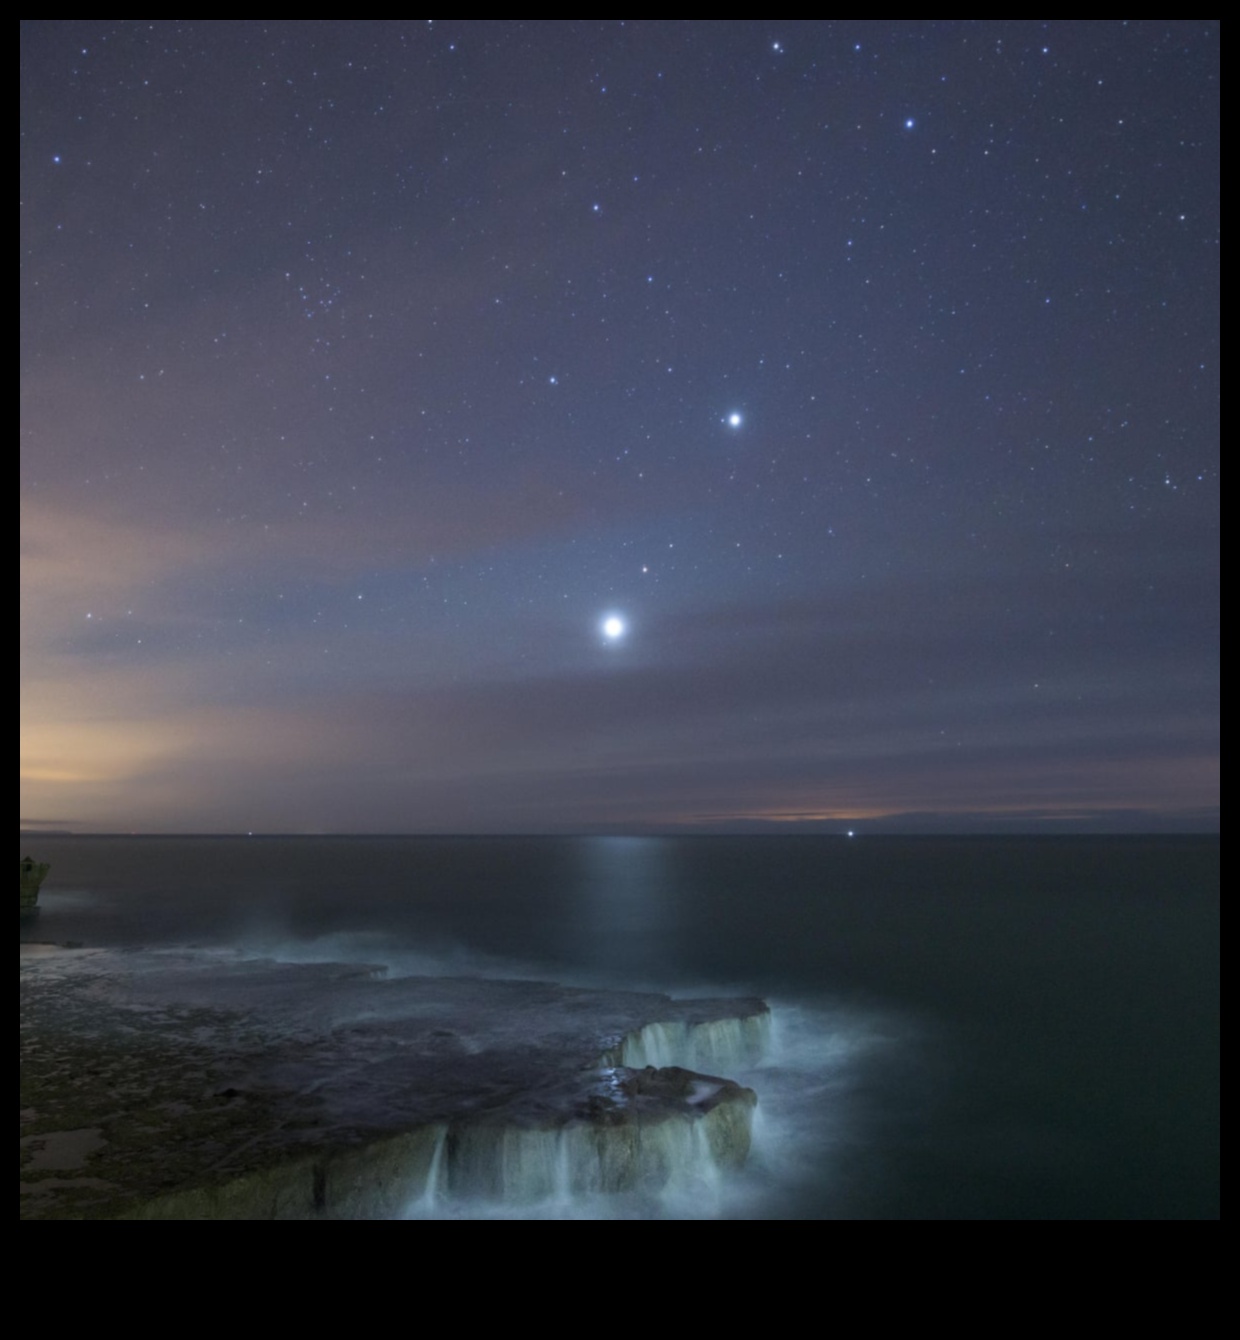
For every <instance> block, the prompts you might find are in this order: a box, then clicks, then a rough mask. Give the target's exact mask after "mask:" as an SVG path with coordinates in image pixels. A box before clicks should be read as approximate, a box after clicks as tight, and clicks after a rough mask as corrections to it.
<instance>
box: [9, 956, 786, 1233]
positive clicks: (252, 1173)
mask: <svg viewBox="0 0 1240 1340" xmlns="http://www.w3.org/2000/svg"><path fill="white" fill-rule="evenodd" d="M22 1006H23V1077H22V1078H23V1097H22V1106H23V1164H24V1167H23V1187H22V1191H23V1199H22V1206H23V1210H22V1212H23V1215H24V1216H25V1217H31V1218H115V1217H125V1218H175V1219H185V1218H274V1219H285V1218H292V1219H301V1218H371V1217H398V1216H399V1215H401V1214H402V1213H404V1212H406V1211H407V1210H408V1209H409V1207H410V1206H411V1205H415V1204H422V1205H425V1204H427V1203H431V1202H435V1201H437V1200H447V1201H451V1200H452V1199H454V1198H457V1199H459V1198H466V1197H478V1198H482V1199H483V1200H487V1201H495V1202H501V1203H505V1204H509V1205H511V1204H513V1203H514V1202H515V1203H518V1204H519V1203H531V1202H538V1201H542V1200H546V1199H547V1198H555V1197H559V1196H576V1195H581V1194H594V1193H608V1192H618V1191H637V1192H641V1191H645V1190H657V1189H658V1188H660V1187H663V1186H665V1185H667V1184H668V1183H669V1182H672V1181H674V1180H675V1179H676V1178H677V1177H680V1176H682V1175H683V1174H684V1173H685V1171H686V1169H697V1170H698V1171H699V1172H701V1173H702V1174H703V1175H706V1174H709V1175H711V1176H714V1175H715V1174H716V1173H720V1172H723V1171H726V1170H728V1169H732V1168H736V1167H738V1166H740V1165H741V1164H743V1163H744V1161H745V1158H746V1156H747V1153H748V1149H749V1140H750V1130H751V1123H752V1114H753V1109H754V1104H755V1103H756V1101H757V1100H756V1096H755V1095H754V1093H753V1091H752V1090H751V1089H747V1088H744V1087H742V1086H741V1085H739V1084H737V1083H735V1082H733V1081H732V1080H729V1079H726V1078H723V1077H722V1076H720V1075H719V1074H717V1073H715V1068H712V1072H711V1073H703V1072H699V1071H698V1070H696V1069H689V1068H684V1067H681V1066H679V1065H676V1064H674V1063H672V1062H673V1061H674V1059H675V1058H673V1057H661V1058H660V1059H663V1060H667V1061H668V1062H669V1063H668V1064H660V1065H653V1064H651V1065H645V1064H641V1065H638V1064H630V1063H629V1062H633V1061H636V1060H638V1059H640V1055H639V1053H640V1049H641V1048H642V1047H645V1048H646V1050H647V1051H649V1050H650V1049H651V1047H653V1046H654V1043H653V1042H652V1041H651V1039H652V1038H653V1039H656V1040H657V1042H658V1045H659V1046H660V1047H665V1046H671V1045H673V1043H674V1041H675V1039H676V1038H677V1037H679V1038H681V1040H682V1041H683V1042H684V1043H685V1044H686V1058H687V1057H689V1056H694V1057H698V1056H705V1055H713V1056H717V1057H719V1059H720V1060H726V1059H727V1058H726V1057H725V1056H724V1055H723V1053H722V1050H721V1049H723V1048H725V1046H726V1039H727V1038H728V1037H732V1038H733V1039H736V1040H740V1041H741V1042H742V1043H743V1044H744V1046H745V1047H748V1048H751V1047H752V1045H753V1044H754V1039H755V1038H756V1037H758V1036H759V1035H760V1034H761V1033H762V1032H763V1030H764V1028H765V1021H766V1018H767V1015H768V1011H767V1007H766V1006H765V1005H764V1004H763V1003H762V1002H761V1001H758V1000H752V999H751V1000H739V1001H738V1000H713V1001H674V1000H671V999H670V998H668V997H666V996H662V995H658V994H656V993H631V992H616V991H585V990H579V989H576V988H570V987H561V986H557V985H555V984H552V983H545V982H512V981H492V980H484V979H466V978H398V979H395V980H385V979H384V978H383V976H382V972H381V970H375V969H372V968H367V967H359V966H357V965H346V964H281V963H271V962H255V961H254V960H250V959H245V958H242V957H241V956H239V955H221V954H208V953H206V952H205V951H203V952H188V951H187V952H184V953H176V954H174V953H158V954H155V953H152V954H126V955H119V954H115V953H111V952H92V951H88V950H87V951H78V952H74V951H56V950H54V949H51V948H44V949H43V950H42V951H39V950H38V949H35V950H34V951H33V952H31V953H30V954H28V955H27V957H26V959H25V960H24V961H23V972H22ZM652 1030H653V1031H652ZM643 1039H646V1041H645V1042H643V1041H642V1040H643ZM693 1039H696V1042H695V1043H694V1044H693V1046H690V1045H689V1043H690V1042H691V1041H692V1040H693ZM669 1040H670V1041H669ZM695 1048H696V1050H695ZM641 1054H644V1053H641ZM735 1059H737V1060H741V1059H744V1058H741V1057H737V1058H735ZM717 1068H718V1069H723V1068H725V1067H723V1066H719V1067H717Z"/></svg>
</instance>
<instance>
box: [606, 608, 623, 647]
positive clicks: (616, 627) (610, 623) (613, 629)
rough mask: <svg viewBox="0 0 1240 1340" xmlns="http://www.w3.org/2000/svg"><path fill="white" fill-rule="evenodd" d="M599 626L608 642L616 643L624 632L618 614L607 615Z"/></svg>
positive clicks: (621, 620)
mask: <svg viewBox="0 0 1240 1340" xmlns="http://www.w3.org/2000/svg"><path fill="white" fill-rule="evenodd" d="M601 626H602V629H603V636H604V637H605V638H606V639H607V641H608V642H618V641H619V640H620V639H621V638H622V637H623V636H624V634H625V631H626V628H625V623H624V620H623V619H622V618H621V617H620V616H619V615H618V614H609V615H607V617H606V618H605V619H604V620H603V622H602V625H601Z"/></svg>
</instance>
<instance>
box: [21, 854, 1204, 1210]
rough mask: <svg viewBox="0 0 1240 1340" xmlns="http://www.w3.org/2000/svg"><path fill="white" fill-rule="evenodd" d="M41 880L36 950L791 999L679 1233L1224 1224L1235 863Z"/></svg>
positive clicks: (334, 865)
mask: <svg viewBox="0 0 1240 1340" xmlns="http://www.w3.org/2000/svg"><path fill="white" fill-rule="evenodd" d="M22 850H23V853H24V852H26V851H29V853H30V854H31V855H32V856H34V857H35V858H36V859H39V860H47V861H51V862H52V874H51V876H50V877H49V880H48V883H47V885H46V886H45V888H44V890H43V893H42V895H41V898H40V903H41V906H42V908H43V911H42V914H41V917H40V919H39V921H38V923H37V924H36V926H35V927H34V928H33V930H31V931H30V932H28V934H30V935H31V936H32V937H33V938H38V939H49V940H80V941H84V942H86V943H88V944H106V945H126V944H132V945H139V944H141V945H156V944H162V943H168V944H174V943H176V944H184V943H193V944H203V945H233V946H239V947H244V948H250V949H253V950H254V951H255V952H264V953H275V954H278V955H281V956H284V957H289V958H351V959H360V960H365V961H380V960H382V961H386V962H388V963H389V964H390V965H391V966H392V968H393V970H394V971H398V972H401V971H413V972H440V973H442V972H448V973H453V974H456V973H480V974H484V975H490V976H525V977H529V976H535V977H547V978H551V979H554V980H559V981H563V982H568V983H572V984H596V983H597V984H606V985H612V986H614V985H621V986H623V985H629V986H633V987H653V988H657V989H660V990H665V991H669V992H671V993H673V994H677V995H685V994H698V993H711V994H717V993H721V992H736V993H756V994H760V995H762V996H764V997H766V998H767V999H768V1000H769V1001H770V1002H771V1003H772V1005H773V1006H774V1007H775V1009H776V1020H777V1025H778V1045H777V1048H776V1052H775V1055H774V1056H773V1057H772V1058H771V1060H770V1062H769V1063H768V1064H767V1065H766V1066H764V1067H763V1068H762V1069H761V1070H760V1071H758V1072H755V1073H752V1074H749V1075H745V1076H738V1078H744V1079H745V1080H746V1081H747V1082H749V1083H752V1084H753V1085H754V1087H755V1088H756V1089H757V1090H758V1092H759V1096H760V1099H761V1107H760V1113H761V1123H760V1128H759V1132H758V1134H759V1139H758V1144H757V1148H756V1152H755V1156H754V1159H753V1161H752V1166H751V1168H750V1169H749V1171H748V1172H747V1174H746V1175H745V1177H743V1178H742V1179H741V1180H740V1181H739V1182H737V1183H736V1184H735V1185H734V1186H732V1187H730V1188H729V1189H728V1190H727V1192H726V1193H724V1194H723V1195H722V1196H721V1198H720V1199H718V1200H717V1201H715V1202H712V1203H711V1204H709V1205H707V1206H704V1207H702V1206H699V1207H697V1208H696V1209H695V1208H694V1207H691V1206H690V1207H685V1206H679V1207H677V1206H671V1207H664V1210H663V1211H662V1212H666V1213H668V1214H679V1213H698V1214H710V1215H717V1216H720V1217H735V1218H897V1219H916V1218H1003V1219H1012V1218H1015V1219H1030V1218H1204V1217H1214V1216H1216V1215H1217V1214H1218V1096H1219V1095H1218V1079H1219V1069H1218V1054H1219V1053H1218V1048H1219V966H1218V931H1219V906H1218V870H1219V840H1218V839H1217V838H1213V837H1202V838H1193V837H1187V838H1186V837H1158V838H1133V837H1123V838H1069V839H1063V838H1018V837H1008V838H993V839H992V838H962V839H951V838H892V837H880V838H858V839H855V840H852V841H850V840H848V839H843V838H828V837H775V838H754V837H738V838H481V839H480V838H461V839H454V838H288V839H286V838H250V839H245V838H213V839H203V838H166V839H165V838H138V839H134V838H38V839H30V840H28V841H24V842H23V848H22ZM566 1212H567V1211H566ZM578 1212H580V1213H583V1214H586V1213H589V1214H593V1213H596V1212H598V1209H597V1207H578Z"/></svg>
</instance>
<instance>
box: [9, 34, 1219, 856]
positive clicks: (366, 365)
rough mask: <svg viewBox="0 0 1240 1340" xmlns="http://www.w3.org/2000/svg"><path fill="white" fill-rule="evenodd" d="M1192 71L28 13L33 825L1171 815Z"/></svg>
mask: <svg viewBox="0 0 1240 1340" xmlns="http://www.w3.org/2000/svg"><path fill="white" fill-rule="evenodd" d="M1218 47H1219V29H1218V26H1217V24H1214V23H1211V22H1208V21H1200V22H1174V21H1173V22H1168V21H1160V22H1150V23H1122V22H1116V23H1109V22H1092V21H1091V22H1079V23H1074V22H1062V23H1051V24H1042V23H1033V22H1030V23H1025V22H1019V23H1004V22H997V23H991V22H980V23H970V22H961V23H955V22H948V23H914V24H902V23H895V22H883V23H877V22H876V23H789V22H779V23H767V22H763V21H754V22H736V23H729V22H707V23H691V22H686V23H680V22H676V23H660V22H642V23H623V22H582V23H551V22H540V23H499V22H497V23H483V22H474V23H469V22H464V23H457V22H439V21H436V22H434V23H422V22H392V23H388V22H380V21H362V22H356V23H354V22H348V21H343V20H333V21H328V22H321V23H320V22H293V21H290V22H276V23H265V22H194V23H179V22H172V21H170V22H164V21H156V22H145V21H144V22H137V21H133V22H129V21H127V22H122V23H112V22H93V21H85V20H84V21H76V20H74V21H31V22H28V23H26V24H25V25H24V26H23V29H22V72H21V75H22V159H21V164H22V166H21V174H22V182H21V185H22V202H23V203H22V210H23V215H22V238H21V246H22V397H23V422H22V461H23V477H22V530H23V540H24V567H23V609H22V621H21V632H22V672H23V685H24V695H23V697H24V716H23V748H22V773H23V794H22V801H21V806H22V810H21V814H22V818H23V821H24V822H26V823H28V824H36V825H37V824H51V825H56V826H64V827H71V828H78V829H93V830H126V831H127V830H138V831H170V832H191V831H238V830H239V831H255V832H260V831H261V832H293V833H300V832H315V831H330V832H521V831H526V832H556V831H580V830H594V831H623V830H631V831H648V830H652V829H658V828H663V827H667V826H677V825H696V826H701V827H705V828H710V829H737V830H747V829H750V828H754V827H757V826H760V825H762V824H763V823H770V822H772V821H779V822H780V824H781V827H780V828H779V829H778V831H794V830H793V823H792V821H801V823H802V824H803V825H804V826H806V827H808V828H817V827H823V826H825V827H826V828H827V829H829V830H831V831H842V830H843V829H844V828H847V827H850V826H856V827H857V828H859V829H864V828H866V826H867V825H868V826H870V827H871V828H873V827H883V826H886V827H889V828H891V827H894V828H899V827H905V828H918V827H929V828H934V827H936V826H937V827H939V828H945V829H958V830H962V831H994V830H996V829H1002V828H1003V827H1005V826H1020V825H1026V826H1028V825H1033V826H1036V825H1038V824H1047V825H1050V826H1056V825H1058V826H1060V827H1062V826H1065V825H1066V826H1067V827H1069V828H1078V829H1082V830H1088V829H1094V830H1097V829H1103V830H1106V829H1126V828H1138V829H1140V828H1149V829H1158V828H1166V827H1172V828H1175V827H1181V828H1182V827H1189V828H1192V827H1198V828H1200V827H1208V826H1211V825H1212V824H1215V823H1217V805H1218V780H1217V771H1218V673H1217V636H1218V613H1217V611H1218V605H1217V602H1218V474H1217V470H1218V445H1219V417H1218V415H1219V341H1218V297H1219V278H1218V275H1219V247H1218V227H1219V219H1218V205H1219V192H1218V167H1219V164H1218V140H1219V120H1218V98H1219V84H1218V67H1219V50H1218ZM608 620H614V621H615V622H608Z"/></svg>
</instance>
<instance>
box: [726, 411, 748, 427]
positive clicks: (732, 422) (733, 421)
mask: <svg viewBox="0 0 1240 1340" xmlns="http://www.w3.org/2000/svg"><path fill="white" fill-rule="evenodd" d="M725 422H726V423H727V425H728V427H729V428H739V427H740V426H741V424H742V423H744V422H745V421H744V419H742V418H741V416H740V415H739V414H738V413H737V412H736V411H735V410H733V411H732V413H731V414H729V415H728V417H727V419H726V420H725Z"/></svg>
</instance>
